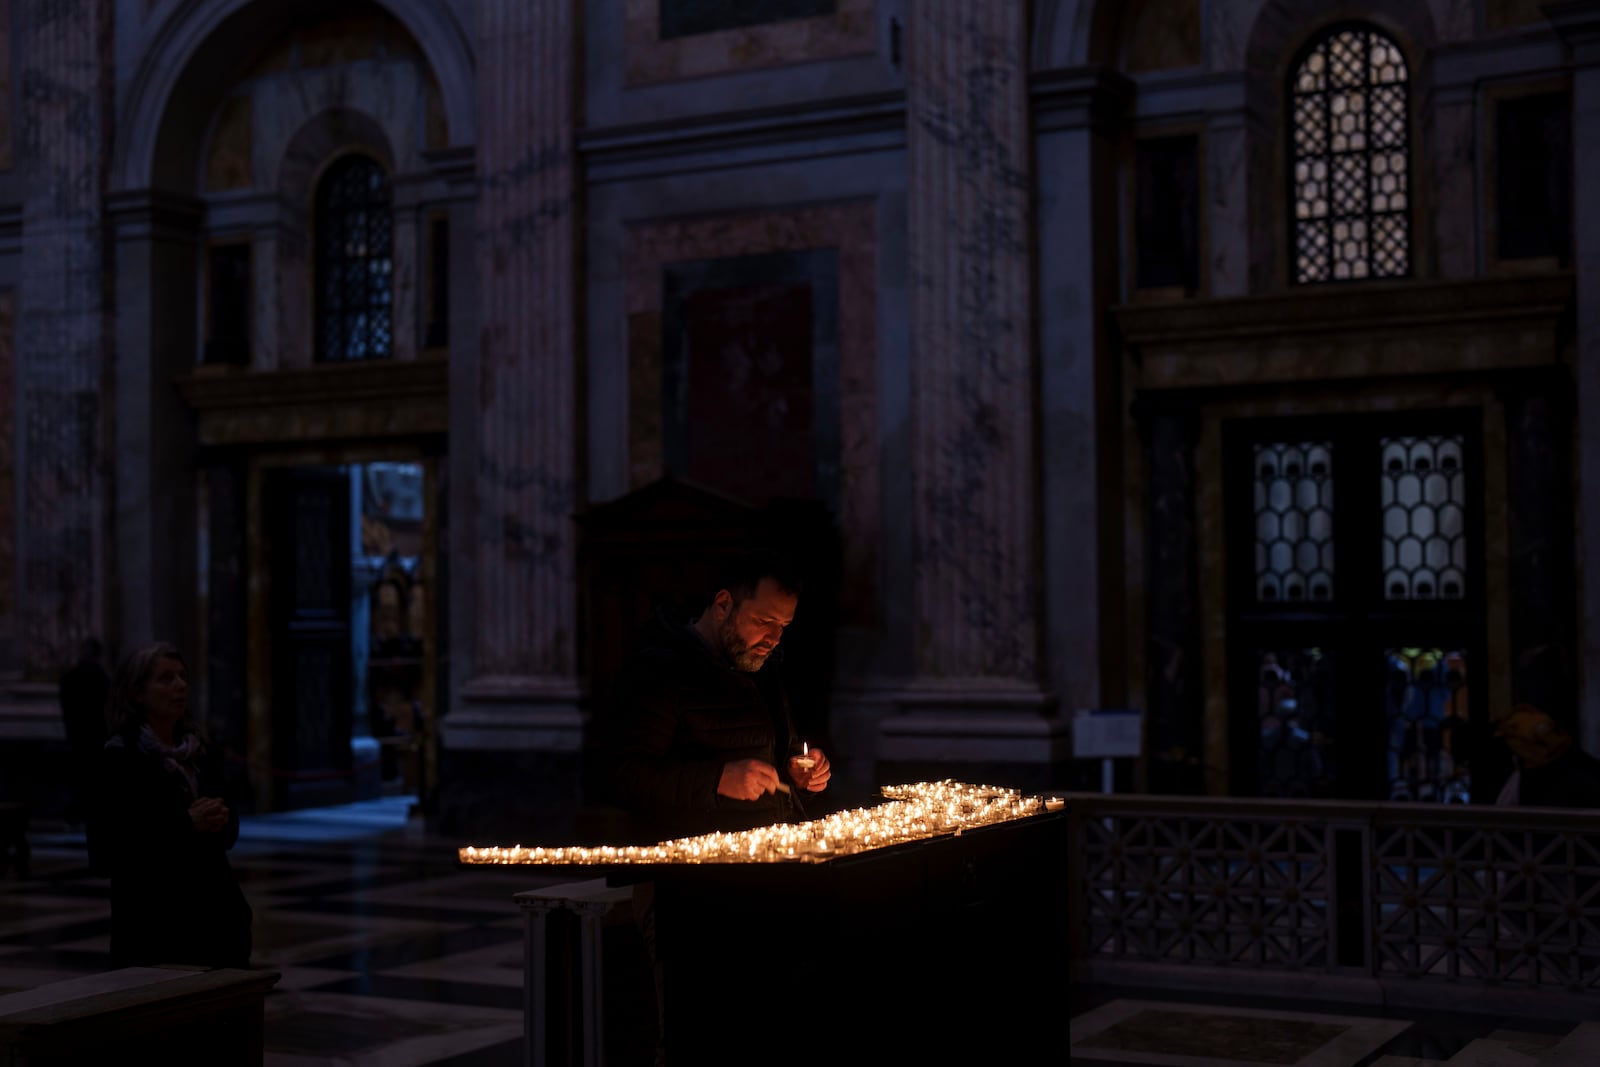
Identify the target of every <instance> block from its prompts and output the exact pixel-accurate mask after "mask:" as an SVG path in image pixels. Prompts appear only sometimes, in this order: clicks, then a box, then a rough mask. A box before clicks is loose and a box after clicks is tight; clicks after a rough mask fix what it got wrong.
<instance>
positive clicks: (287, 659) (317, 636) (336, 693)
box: [264, 467, 354, 811]
mask: <svg viewBox="0 0 1600 1067" xmlns="http://www.w3.org/2000/svg"><path fill="white" fill-rule="evenodd" d="M264 502H265V505H266V515H267V523H268V553H269V560H270V564H269V573H270V581H271V594H270V603H271V611H270V618H271V635H270V641H271V648H272V724H273V725H272V776H273V783H272V806H273V808H274V809H275V810H280V811H281V810H284V809H287V808H304V807H315V806H320V805H326V804H337V803H345V802H348V801H350V800H352V799H354V789H353V787H352V783H351V780H350V776H351V771H352V760H351V752H350V731H351V716H352V711H353V702H352V689H353V687H352V681H353V679H352V677H351V665H350V552H349V549H348V547H347V546H348V545H349V544H350V479H349V475H348V474H347V473H346V472H345V470H344V469H343V468H341V467H292V468H286V469H280V470H272V471H268V472H267V476H266V481H265V501H264Z"/></svg>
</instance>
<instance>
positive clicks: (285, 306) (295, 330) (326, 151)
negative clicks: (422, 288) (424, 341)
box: [270, 107, 416, 366]
mask: <svg viewBox="0 0 1600 1067" xmlns="http://www.w3.org/2000/svg"><path fill="white" fill-rule="evenodd" d="M351 153H360V154H362V155H366V156H370V157H371V158H373V159H375V160H376V161H377V162H378V164H379V166H381V167H383V169H384V170H385V171H387V172H388V173H389V175H390V176H391V177H393V176H394V175H395V173H396V163H397V160H396V157H395V146H394V145H392V144H391V143H390V140H389V138H388V137H387V136H386V134H385V132H384V129H383V125H382V123H380V122H379V121H378V120H377V119H375V118H373V117H372V116H371V115H368V114H365V113H364V112H361V111H357V110H354V109H351V108H344V107H330V108H327V109H325V110H323V111H321V112H319V113H318V114H316V115H315V116H313V117H312V118H311V119H309V120H308V121H306V122H304V123H302V124H301V126H300V127H299V128H298V129H297V130H296V131H295V132H294V134H293V135H292V136H291V137H290V138H289V139H288V142H287V143H286V145H285V146H284V149H283V152H282V155H281V157H280V158H279V160H278V168H277V173H276V176H275V178H274V181H273V185H272V189H273V191H274V193H275V194H276V196H277V200H278V202H279V203H280V204H281V205H283V209H282V212H281V214H280V216H279V221H278V225H277V227H276V232H275V241H274V243H273V249H272V252H271V261H270V269H271V270H272V273H273V280H272V291H273V294H274V311H275V315H276V318H277V322H278V327H277V329H278V331H279V333H278V337H277V340H276V345H275V348H274V351H275V353H276V356H277V358H278V359H280V360H282V363H280V364H279V365H280V366H304V365H308V364H309V362H310V360H311V357H312V352H313V349H314V347H315V345H314V344H313V341H312V338H313V336H314V331H315V329H316V322H315V316H316V300H315V296H314V288H313V287H314V285H315V284H316V281H315V278H314V277H313V274H314V268H313V264H314V262H315V258H316V255H315V241H316V234H315V232H314V231H315V198H316V190H317V183H318V182H319V181H320V180H321V178H322V175H323V174H324V173H325V172H326V171H327V169H328V167H329V166H331V165H332V164H333V163H334V162H335V161H336V160H338V159H340V158H342V157H344V156H347V155H350V154H351ZM396 224H397V225H400V224H402V220H401V219H400V218H399V217H397V218H396ZM394 255H395V277H396V282H395V284H396V286H397V287H399V286H403V285H406V284H409V282H408V281H404V280H402V279H411V278H413V277H414V276H415V272H416V265H415V263H414V262H413V259H412V256H411V249H410V247H409V244H408V243H407V242H406V241H405V240H403V239H399V238H398V237H397V239H396V241H395V249H394ZM406 306H408V305H406V303H405V299H404V293H401V292H397V293H396V300H395V308H394V313H395V316H396V322H395V323H394V338H395V345H394V356H395V357H396V358H397V359H409V358H412V357H413V355H414V348H415V346H414V345H412V344H411V343H410V330H411V323H410V319H409V318H407V317H405V314H404V313H405V307H406Z"/></svg>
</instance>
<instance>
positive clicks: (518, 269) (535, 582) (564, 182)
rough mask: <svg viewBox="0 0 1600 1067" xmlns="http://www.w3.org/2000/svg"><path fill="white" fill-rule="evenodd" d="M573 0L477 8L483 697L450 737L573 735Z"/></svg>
mask: <svg viewBox="0 0 1600 1067" xmlns="http://www.w3.org/2000/svg"><path fill="white" fill-rule="evenodd" d="M576 8H577V4H576V0H533V2H529V0H488V2H485V3H481V4H479V5H478V8H477V31H478V49H477V58H478V85H479V95H478V116H477V130H478V142H477V223H478V247H477V271H476V273H477V295H476V302H477V305H478V306H477V316H478V324H479V328H478V343H477V352H476V354H475V355H476V363H477V381H476V383H475V384H476V392H477V397H476V399H477V407H476V412H475V414H474V418H473V421H472V424H471V425H470V427H463V429H465V430H466V431H467V437H468V440H467V441H465V442H463V443H464V445H465V447H467V448H470V449H473V450H474V461H473V467H472V472H473V473H472V478H473V492H472V506H473V509H474V521H473V523H472V526H471V529H470V531H469V536H471V537H472V538H474V541H475V544H474V545H473V547H472V550H471V551H472V555H473V556H474V557H475V558H474V561H473V568H474V575H475V577H474V579H473V593H474V597H475V604H474V609H473V620H474V638H473V642H472V653H471V659H472V667H471V671H470V676H469V678H468V680H467V682H466V685H465V686H464V688H463V691H462V695H463V698H464V700H465V702H466V703H467V704H468V705H469V706H470V705H475V706H476V710H473V709H472V708H471V707H469V709H468V713H467V714H465V715H463V714H460V713H459V712H457V713H453V717H454V719H455V722H454V731H455V736H454V738H453V741H454V743H455V744H456V745H457V747H463V746H464V747H468V748H484V747H497V746H500V745H504V744H508V743H509V744H510V745H511V746H512V747H518V748H535V749H538V748H558V749H568V750H570V749H572V748H575V747H576V746H577V744H578V743H579V735H578V733H577V732H576V730H577V725H578V723H577V711H576V706H577V705H576V702H577V697H578V680H577V647H576V613H577V589H576V550H575V544H574V537H575V529H574V526H573V523H572V515H573V511H574V508H575V505H576V492H577V479H576V472H577V469H578V468H577V453H576V448H577V437H578V425H577V412H578V405H577V392H576V374H577V358H578V356H577V306H578V295H577V292H576V281H577V264H578V257H577V237H576V219H575V217H574V207H575V203H576V195H575V192H576V188H577V185H576V183H577V180H578V172H577V161H576V157H575V130H576V124H577V114H578V106H577V101H576V99H575V95H574V94H575V92H576V89H577V60H576V56H577V53H578V39H577V32H576V20H577V10H576ZM454 436H455V435H454V434H452V437H453V438H454ZM452 447H454V445H452ZM474 724H476V726H474ZM478 727H481V728H482V729H481V730H479V732H478V733H476V734H473V735H470V736H469V734H468V733H466V732H465V731H467V730H468V729H469V728H478ZM483 730H487V731H488V732H487V733H485V732H483ZM451 740H452V739H451V738H450V737H449V736H448V735H447V742H449V741H451Z"/></svg>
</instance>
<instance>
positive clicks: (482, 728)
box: [439, 676, 587, 753]
mask: <svg viewBox="0 0 1600 1067" xmlns="http://www.w3.org/2000/svg"><path fill="white" fill-rule="evenodd" d="M582 700H583V694H582V691H581V689H580V688H579V686H578V683H577V681H576V680H575V679H565V678H536V677H525V676H485V677H479V678H474V679H473V680H472V681H470V682H468V683H467V684H466V685H465V686H463V687H462V689H461V704H460V706H459V707H457V708H454V709H452V710H451V712H450V714H449V715H446V716H445V717H444V718H443V719H441V720H440V722H439V739H440V741H441V743H442V744H443V746H444V747H445V748H450V749H457V750H468V751H476V750H486V751H497V750H501V749H508V748H509V749H520V750H525V751H536V752H571V753H577V752H580V751H582V749H583V733H584V722H585V720H586V718H587V716H586V714H585V712H584V710H583V707H582Z"/></svg>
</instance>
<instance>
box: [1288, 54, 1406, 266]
mask: <svg viewBox="0 0 1600 1067" xmlns="http://www.w3.org/2000/svg"><path fill="white" fill-rule="evenodd" d="M1409 83H1410V76H1409V74H1408V73H1407V70H1406V61H1405V56H1404V55H1403V54H1401V51H1400V48H1399V46H1398V45H1396V44H1395V43H1394V41H1392V40H1390V39H1389V38H1388V37H1386V36H1384V35H1383V34H1382V33H1380V32H1378V31H1377V30H1374V29H1372V28H1370V27H1365V26H1362V27H1350V26H1346V27H1341V28H1338V29H1335V30H1333V31H1331V32H1329V33H1328V34H1326V35H1324V36H1323V37H1322V38H1320V39H1319V40H1318V41H1317V42H1316V43H1315V44H1314V45H1312V46H1311V48H1310V49H1309V50H1308V51H1307V52H1306V53H1305V54H1304V56H1303V57H1302V59H1301V60H1300V63H1299V64H1298V65H1297V66H1296V67H1295V69H1294V72H1293V74H1292V76H1291V81H1290V92H1289V94H1288V95H1289V98H1290V101H1291V103H1290V107H1289V122H1290V125H1291V128H1290V137H1289V143H1290V145H1291V151H1292V160H1291V166H1290V173H1291V179H1290V180H1291V182H1292V183H1293V187H1292V199H1293V202H1294V220H1293V223H1292V226H1293V242H1294V280H1295V281H1296V282H1299V283H1305V282H1329V281H1362V280H1366V279H1370V278H1400V277H1405V276H1407V275H1409V274H1410V273H1411V231H1410V221H1409V218H1410V216H1409V210H1410V205H1411V190H1410V172H1411V161H1410V147H1409V146H1410V137H1409V132H1408V131H1409V119H1408V116H1409V114H1410V109H1409V104H1408V95H1409Z"/></svg>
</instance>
